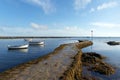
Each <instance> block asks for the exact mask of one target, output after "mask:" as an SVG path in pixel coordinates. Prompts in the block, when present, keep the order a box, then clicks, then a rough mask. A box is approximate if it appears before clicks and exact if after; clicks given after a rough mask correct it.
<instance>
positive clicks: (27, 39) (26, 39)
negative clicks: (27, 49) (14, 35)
mask: <svg viewBox="0 0 120 80" xmlns="http://www.w3.org/2000/svg"><path fill="white" fill-rule="evenodd" d="M24 40H25V41H32V39H29V38H25V39H24Z"/></svg>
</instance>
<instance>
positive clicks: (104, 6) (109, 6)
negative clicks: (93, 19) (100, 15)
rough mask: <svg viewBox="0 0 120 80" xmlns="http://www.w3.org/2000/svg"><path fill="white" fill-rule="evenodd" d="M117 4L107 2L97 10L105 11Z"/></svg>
mask: <svg viewBox="0 0 120 80" xmlns="http://www.w3.org/2000/svg"><path fill="white" fill-rule="evenodd" d="M117 5H118V3H117V2H108V3H103V4H102V5H99V6H98V7H97V10H103V9H107V8H112V7H115V6H117Z"/></svg>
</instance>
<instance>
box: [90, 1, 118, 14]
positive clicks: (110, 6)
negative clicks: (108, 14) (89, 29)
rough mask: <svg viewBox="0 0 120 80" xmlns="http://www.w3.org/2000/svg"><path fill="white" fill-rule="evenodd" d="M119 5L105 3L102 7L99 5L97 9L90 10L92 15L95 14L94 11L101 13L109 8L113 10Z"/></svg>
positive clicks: (116, 3)
mask: <svg viewBox="0 0 120 80" xmlns="http://www.w3.org/2000/svg"><path fill="white" fill-rule="evenodd" d="M117 5H118V2H115V1H114V2H113V1H112V2H107V3H103V4H101V5H98V6H97V7H95V8H91V9H90V13H92V12H94V11H100V10H103V9H108V8H113V7H116V6H117Z"/></svg>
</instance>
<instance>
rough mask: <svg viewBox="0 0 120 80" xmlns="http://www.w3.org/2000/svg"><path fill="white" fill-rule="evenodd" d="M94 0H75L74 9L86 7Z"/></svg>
mask: <svg viewBox="0 0 120 80" xmlns="http://www.w3.org/2000/svg"><path fill="white" fill-rule="evenodd" d="M91 1H92V0H74V9H75V10H76V11H78V10H80V9H84V8H85V7H86V6H87V5H88V4H89V3H91Z"/></svg>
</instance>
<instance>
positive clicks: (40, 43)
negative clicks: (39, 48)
mask: <svg viewBox="0 0 120 80" xmlns="http://www.w3.org/2000/svg"><path fill="white" fill-rule="evenodd" d="M29 45H44V42H29Z"/></svg>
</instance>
